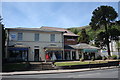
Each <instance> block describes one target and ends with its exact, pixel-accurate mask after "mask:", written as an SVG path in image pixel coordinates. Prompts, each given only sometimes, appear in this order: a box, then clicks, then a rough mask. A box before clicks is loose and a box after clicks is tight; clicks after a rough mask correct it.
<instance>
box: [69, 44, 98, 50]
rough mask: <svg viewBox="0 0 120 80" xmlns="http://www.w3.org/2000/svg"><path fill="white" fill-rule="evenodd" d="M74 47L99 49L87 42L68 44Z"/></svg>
mask: <svg viewBox="0 0 120 80" xmlns="http://www.w3.org/2000/svg"><path fill="white" fill-rule="evenodd" d="M69 46H71V47H73V48H75V49H100V48H98V47H95V46H91V45H89V44H86V43H79V44H76V45H69Z"/></svg>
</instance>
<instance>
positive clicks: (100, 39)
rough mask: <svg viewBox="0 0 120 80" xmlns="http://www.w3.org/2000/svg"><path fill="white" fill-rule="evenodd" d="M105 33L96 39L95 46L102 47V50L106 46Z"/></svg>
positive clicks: (101, 33)
mask: <svg viewBox="0 0 120 80" xmlns="http://www.w3.org/2000/svg"><path fill="white" fill-rule="evenodd" d="M105 37H106V35H105V32H100V33H99V34H98V35H97V37H96V38H95V45H96V46H97V47H100V48H101V49H102V48H103V46H105V43H106V42H105Z"/></svg>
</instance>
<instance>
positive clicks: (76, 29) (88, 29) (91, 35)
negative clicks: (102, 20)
mask: <svg viewBox="0 0 120 80" xmlns="http://www.w3.org/2000/svg"><path fill="white" fill-rule="evenodd" d="M112 28H116V29H118V30H119V31H120V26H112ZM82 29H85V30H86V33H87V34H88V35H89V40H93V39H95V37H96V36H97V35H98V34H99V33H100V32H102V31H103V32H104V31H105V30H104V28H100V29H97V30H96V31H94V30H92V29H91V27H90V26H89V25H87V26H82V27H74V28H68V30H70V31H72V32H73V33H75V34H78V35H80V33H81V30H82Z"/></svg>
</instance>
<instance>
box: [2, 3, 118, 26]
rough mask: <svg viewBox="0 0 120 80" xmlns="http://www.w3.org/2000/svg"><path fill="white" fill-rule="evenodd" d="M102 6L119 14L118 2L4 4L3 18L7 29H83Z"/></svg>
mask: <svg viewBox="0 0 120 80" xmlns="http://www.w3.org/2000/svg"><path fill="white" fill-rule="evenodd" d="M101 5H108V6H112V7H113V8H115V10H116V11H117V12H118V3H117V2H3V3H2V17H3V23H4V24H5V27H34V28H35V27H41V26H49V27H61V28H70V27H81V26H86V25H88V24H89V23H90V20H91V16H92V12H93V10H94V9H96V8H97V7H99V6H101Z"/></svg>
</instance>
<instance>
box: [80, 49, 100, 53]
mask: <svg viewBox="0 0 120 80" xmlns="http://www.w3.org/2000/svg"><path fill="white" fill-rule="evenodd" d="M82 52H88V53H92V52H93V53H94V52H98V50H97V49H82Z"/></svg>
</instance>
